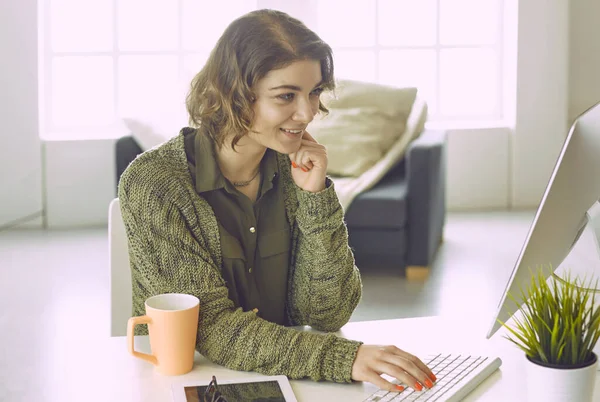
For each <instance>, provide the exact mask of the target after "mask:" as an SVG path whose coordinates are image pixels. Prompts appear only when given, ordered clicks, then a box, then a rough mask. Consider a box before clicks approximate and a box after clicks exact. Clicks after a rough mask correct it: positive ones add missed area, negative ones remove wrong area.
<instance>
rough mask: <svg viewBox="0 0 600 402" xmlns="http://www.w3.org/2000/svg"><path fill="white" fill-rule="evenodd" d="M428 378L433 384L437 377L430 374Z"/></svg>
mask: <svg viewBox="0 0 600 402" xmlns="http://www.w3.org/2000/svg"><path fill="white" fill-rule="evenodd" d="M429 378H431V381H433V382H435V381H437V377H436V376H435V374H433V373H431V376H430V377H429Z"/></svg>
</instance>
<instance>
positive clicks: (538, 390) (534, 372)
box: [526, 354, 598, 402]
mask: <svg viewBox="0 0 600 402" xmlns="http://www.w3.org/2000/svg"><path fill="white" fill-rule="evenodd" d="M526 365H527V369H526V375H527V378H526V383H527V398H528V399H527V400H528V401H530V402H540V401H544V402H575V401H577V402H591V401H592V400H593V399H592V398H593V396H594V385H595V383H596V366H597V365H598V358H597V356H596V355H595V354H594V360H593V362H592V363H590V364H588V365H587V366H584V367H576V368H555V367H548V366H542V365H541V364H538V363H534V362H533V361H531V360H529V358H526Z"/></svg>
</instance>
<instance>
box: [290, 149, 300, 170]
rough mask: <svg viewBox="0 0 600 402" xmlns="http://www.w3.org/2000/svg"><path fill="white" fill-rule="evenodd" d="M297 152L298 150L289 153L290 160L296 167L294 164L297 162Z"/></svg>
mask: <svg viewBox="0 0 600 402" xmlns="http://www.w3.org/2000/svg"><path fill="white" fill-rule="evenodd" d="M297 153H298V152H293V153H291V154H288V158H290V162H291V163H292V167H296V166H294V164H296V162H295V161H296V154H297Z"/></svg>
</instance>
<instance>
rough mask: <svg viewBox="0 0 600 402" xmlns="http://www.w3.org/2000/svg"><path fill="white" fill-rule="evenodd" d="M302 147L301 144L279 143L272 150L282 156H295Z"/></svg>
mask: <svg viewBox="0 0 600 402" xmlns="http://www.w3.org/2000/svg"><path fill="white" fill-rule="evenodd" d="M300 145H301V143H300V142H299V143H297V144H290V143H288V144H286V143H279V144H276V145H275V146H273V147H271V149H273V150H274V151H277V152H279V153H280V154H285V155H289V154H293V153H294V152H297V151H298V150H299V149H300Z"/></svg>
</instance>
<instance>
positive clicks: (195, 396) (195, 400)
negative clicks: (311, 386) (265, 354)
mask: <svg viewBox="0 0 600 402" xmlns="http://www.w3.org/2000/svg"><path fill="white" fill-rule="evenodd" d="M216 380H217V386H216V389H215V388H212V389H210V390H207V388H208V387H209V385H210V380H207V381H194V382H188V383H179V384H173V386H172V390H173V401H174V402H204V401H211V400H213V399H212V397H213V394H214V391H215V390H216V391H218V392H219V393H220V394H221V395H223V397H225V398H226V400H227V402H297V399H296V397H295V396H294V393H293V391H292V387H291V386H290V382H289V380H288V378H287V377H286V376H283V375H278V376H258V377H252V378H238V379H234V380H223V381H220V380H219V378H218V377H217V378H216ZM211 391H212V392H211ZM214 400H220V399H216V398H215V399H214Z"/></svg>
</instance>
